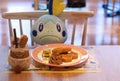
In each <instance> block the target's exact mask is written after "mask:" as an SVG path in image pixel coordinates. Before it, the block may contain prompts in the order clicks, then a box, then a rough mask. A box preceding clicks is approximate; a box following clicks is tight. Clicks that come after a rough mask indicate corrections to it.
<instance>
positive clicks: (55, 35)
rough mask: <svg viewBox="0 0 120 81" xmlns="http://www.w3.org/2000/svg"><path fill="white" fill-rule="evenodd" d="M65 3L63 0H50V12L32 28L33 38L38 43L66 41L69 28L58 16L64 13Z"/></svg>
mask: <svg viewBox="0 0 120 81" xmlns="http://www.w3.org/2000/svg"><path fill="white" fill-rule="evenodd" d="M64 8H65V4H64V3H63V1H62V0H49V14H45V15H43V16H41V17H40V18H38V20H36V22H35V24H34V25H33V27H32V29H31V36H32V40H33V41H34V42H36V43H37V44H52V43H64V42H65V41H66V39H67V30H66V27H65V24H64V22H63V21H62V20H61V19H59V18H58V17H57V16H58V15H60V13H62V11H63V10H64Z"/></svg>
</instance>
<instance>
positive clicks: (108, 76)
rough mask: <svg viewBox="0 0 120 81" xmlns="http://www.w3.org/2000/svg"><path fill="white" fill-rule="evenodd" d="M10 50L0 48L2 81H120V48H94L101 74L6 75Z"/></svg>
mask: <svg viewBox="0 0 120 81" xmlns="http://www.w3.org/2000/svg"><path fill="white" fill-rule="evenodd" d="M8 50H9V48H8V47H6V46H1V47H0V55H1V56H0V81H120V63H119V62H120V46H94V50H95V54H96V56H97V59H98V61H99V63H100V67H101V70H102V71H101V72H84V73H35V72H33V73H21V74H15V73H6V72H5V68H6V63H7V55H8Z"/></svg>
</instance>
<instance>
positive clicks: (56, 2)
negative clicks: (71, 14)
mask: <svg viewBox="0 0 120 81" xmlns="http://www.w3.org/2000/svg"><path fill="white" fill-rule="evenodd" d="M65 7H66V5H65V3H64V2H63V0H49V14H50V15H55V16H57V15H59V14H61V13H62V12H63V10H64V9H65Z"/></svg>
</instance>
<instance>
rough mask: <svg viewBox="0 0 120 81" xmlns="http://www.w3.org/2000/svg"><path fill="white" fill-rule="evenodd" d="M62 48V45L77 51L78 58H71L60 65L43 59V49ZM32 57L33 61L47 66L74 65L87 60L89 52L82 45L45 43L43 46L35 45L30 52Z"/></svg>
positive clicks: (81, 63)
mask: <svg viewBox="0 0 120 81" xmlns="http://www.w3.org/2000/svg"><path fill="white" fill-rule="evenodd" d="M56 47H57V48H62V47H70V48H71V49H72V51H74V52H77V53H78V58H77V59H74V60H72V61H71V62H63V63H62V64H60V65H57V64H50V63H49V61H48V60H44V59H43V57H42V52H43V50H45V49H53V48H56ZM31 56H32V58H33V60H34V61H36V62H38V63H40V64H44V65H47V66H54V67H70V66H76V65H83V64H85V63H86V62H87V60H88V58H89V54H88V52H87V50H85V49H84V48H82V47H78V46H74V45H69V44H47V45H43V46H38V47H36V48H35V49H34V50H33V51H32V54H31Z"/></svg>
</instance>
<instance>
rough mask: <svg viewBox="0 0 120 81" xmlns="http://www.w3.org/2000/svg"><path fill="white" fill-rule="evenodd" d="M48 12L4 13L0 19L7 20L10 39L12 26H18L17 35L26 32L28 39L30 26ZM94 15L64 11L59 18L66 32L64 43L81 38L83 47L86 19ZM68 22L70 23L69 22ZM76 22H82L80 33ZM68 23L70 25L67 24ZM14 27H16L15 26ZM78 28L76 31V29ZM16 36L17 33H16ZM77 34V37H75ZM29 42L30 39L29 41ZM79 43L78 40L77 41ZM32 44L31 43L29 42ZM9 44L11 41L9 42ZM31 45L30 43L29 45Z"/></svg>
mask: <svg viewBox="0 0 120 81" xmlns="http://www.w3.org/2000/svg"><path fill="white" fill-rule="evenodd" d="M47 13H48V11H26V12H5V13H3V14H2V17H3V18H5V19H8V23H9V34H10V39H11V38H12V37H13V33H12V32H13V30H12V29H13V26H12V25H13V24H19V27H18V28H17V31H19V30H20V31H19V33H20V34H19V35H22V34H25V33H26V32H27V31H28V33H27V34H28V35H29V36H28V37H30V29H31V27H32V25H33V24H34V20H35V19H37V18H39V17H40V16H42V15H44V14H47ZM93 15H94V12H93V11H70V10H68V11H67V10H66V11H64V12H63V13H62V14H61V15H60V16H59V17H61V18H62V19H64V20H65V24H66V28H67V30H68V33H71V34H68V35H69V36H68V39H67V42H65V43H70V42H71V43H70V44H74V43H75V40H74V39H76V38H78V37H81V39H82V40H81V45H85V42H86V34H87V21H88V18H90V17H92V16H93ZM14 20H18V22H15V21H14ZM26 20H28V21H29V26H30V27H28V23H25V22H27V21H26ZM69 20H70V21H69ZM77 21H80V22H79V23H81V21H83V23H82V24H83V25H84V26H83V27H82V31H80V30H79V28H81V27H79V26H80V25H79V23H77V24H76V22H77ZM69 22H70V24H69ZM23 23H24V24H26V25H27V26H26V25H25V27H23ZM15 26H16V25H15ZM77 28H78V29H77ZM76 30H77V31H78V32H82V34H81V35H82V36H80V34H78V33H76ZM17 34H18V32H17ZM76 34H77V37H76ZM29 41H30V39H29ZM77 41H78V42H79V43H80V39H79V40H77ZM30 42H32V41H30ZM10 43H11V40H10ZM31 44H32V43H31Z"/></svg>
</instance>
